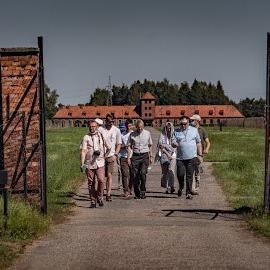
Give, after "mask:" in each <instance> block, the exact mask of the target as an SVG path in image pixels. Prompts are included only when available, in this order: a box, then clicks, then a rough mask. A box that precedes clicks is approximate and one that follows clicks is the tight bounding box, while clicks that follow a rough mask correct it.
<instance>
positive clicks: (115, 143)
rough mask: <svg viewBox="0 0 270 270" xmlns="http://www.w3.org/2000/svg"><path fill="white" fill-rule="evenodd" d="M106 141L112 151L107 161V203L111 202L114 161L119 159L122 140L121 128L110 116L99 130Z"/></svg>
mask: <svg viewBox="0 0 270 270" xmlns="http://www.w3.org/2000/svg"><path fill="white" fill-rule="evenodd" d="M99 131H100V132H101V133H102V135H103V137H104V138H105V140H107V141H108V142H109V143H110V145H111V150H110V152H109V154H108V156H107V157H106V159H105V176H106V177H107V181H106V189H107V194H106V201H109V202H110V201H111V200H112V198H111V191H112V176H113V171H114V161H115V160H116V158H117V157H118V154H119V151H120V149H121V144H122V138H121V132H120V130H119V128H117V127H116V126H115V125H114V119H113V116H112V115H110V114H107V115H106V119H105V125H104V126H102V127H100V128H99Z"/></svg>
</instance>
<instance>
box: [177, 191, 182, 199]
mask: <svg viewBox="0 0 270 270" xmlns="http://www.w3.org/2000/svg"><path fill="white" fill-rule="evenodd" d="M177 195H178V197H181V196H182V189H179V190H178V192H177Z"/></svg>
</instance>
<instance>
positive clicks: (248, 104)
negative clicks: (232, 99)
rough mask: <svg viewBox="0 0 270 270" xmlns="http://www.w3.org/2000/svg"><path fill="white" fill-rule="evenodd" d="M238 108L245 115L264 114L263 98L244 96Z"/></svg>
mask: <svg viewBox="0 0 270 270" xmlns="http://www.w3.org/2000/svg"><path fill="white" fill-rule="evenodd" d="M238 108H239V109H240V111H241V112H242V113H243V114H244V116H245V117H259V116H264V108H265V100H264V99H262V98H260V99H255V98H251V99H250V98H245V99H243V100H240V102H239V104H238Z"/></svg>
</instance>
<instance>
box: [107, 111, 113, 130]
mask: <svg viewBox="0 0 270 270" xmlns="http://www.w3.org/2000/svg"><path fill="white" fill-rule="evenodd" d="M113 123H114V119H113V116H112V115H111V114H107V115H106V119H105V124H106V127H107V128H111V127H112V126H113Z"/></svg>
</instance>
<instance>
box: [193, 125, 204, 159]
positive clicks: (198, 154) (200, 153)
mask: <svg viewBox="0 0 270 270" xmlns="http://www.w3.org/2000/svg"><path fill="white" fill-rule="evenodd" d="M195 140H196V145H197V158H198V159H199V161H200V162H202V161H203V153H202V144H201V138H200V135H199V132H198V130H196V138H195Z"/></svg>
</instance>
